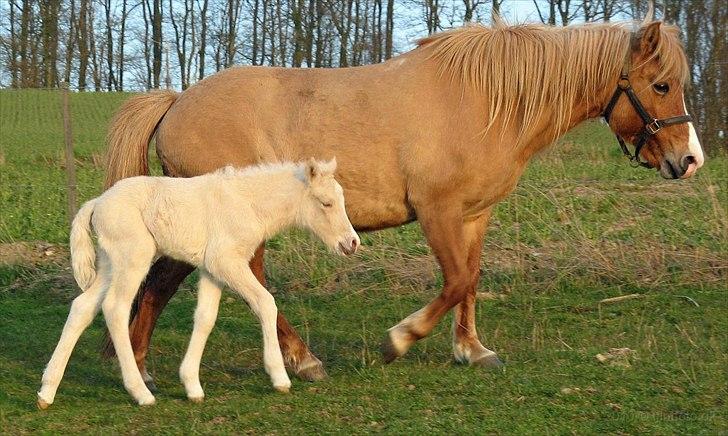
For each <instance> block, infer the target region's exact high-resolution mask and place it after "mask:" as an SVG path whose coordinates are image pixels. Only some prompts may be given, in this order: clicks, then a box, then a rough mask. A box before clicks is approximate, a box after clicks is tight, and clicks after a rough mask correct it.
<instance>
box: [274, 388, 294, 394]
mask: <svg viewBox="0 0 728 436" xmlns="http://www.w3.org/2000/svg"><path fill="white" fill-rule="evenodd" d="M273 389H275V390H277V391H278V392H280V393H282V394H287V393H289V392H291V387H290V386H273Z"/></svg>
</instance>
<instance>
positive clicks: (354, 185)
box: [157, 66, 419, 229]
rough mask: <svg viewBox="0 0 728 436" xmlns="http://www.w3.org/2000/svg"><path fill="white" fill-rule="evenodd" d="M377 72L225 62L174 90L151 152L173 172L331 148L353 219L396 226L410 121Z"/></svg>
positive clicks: (402, 215)
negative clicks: (176, 95)
mask: <svg viewBox="0 0 728 436" xmlns="http://www.w3.org/2000/svg"><path fill="white" fill-rule="evenodd" d="M382 75H386V71H385V69H384V68H383V67H382V66H373V67H362V68H350V69H337V70H322V69H288V68H263V67H238V68H231V69H229V70H225V71H223V72H220V73H218V74H216V75H213V76H210V77H208V78H207V79H205V80H203V81H201V82H199V83H197V84H195V85H194V86H192V87H190V88H189V89H188V90H186V91H185V92H183V93H182V94H181V95H180V97H179V99H178V100H177V101H176V102H175V104H174V105H173V106H172V107H171V108H170V110H169V112H168V113H167V115H166V116H165V117H164V119H163V120H162V122H161V123H160V126H159V129H158V133H157V152H158V154H159V156H160V158H161V160H162V162H163V165H164V166H165V170H166V172H167V173H168V174H169V175H172V176H178V177H191V176H195V175H199V174H203V173H207V172H210V171H213V170H216V169H218V168H221V167H224V166H225V165H230V164H232V165H234V166H238V167H244V166H248V165H254V164H258V163H263V162H280V161H299V160H303V159H306V158H309V157H315V158H317V159H330V158H332V157H337V159H338V161H339V168H338V171H337V177H338V178H339V179H340V183H341V184H342V186H343V187H344V189H345V192H346V194H345V195H346V198H347V204H348V205H349V204H350V205H352V206H355V207H351V208H347V209H348V210H350V218H351V220H352V222H353V223H354V225H355V226H356V227H357V228H359V229H366V228H381V227H387V226H393V225H399V224H401V223H403V222H407V221H410V220H412V219H413V218H414V216H413V212H412V210H411V208H410V206H409V205H408V204H407V192H406V182H405V176H404V174H403V173H402V166H401V162H400V158H401V150H400V146H401V144H403V143H409V142H412V139H411V133H410V131H411V129H413V127H412V126H410V125H409V124H411V123H406V122H405V121H404V120H403V119H402V117H399V116H398V115H397V113H398V111H400V109H398V106H397V105H396V104H394V102H393V100H392V99H393V96H391V95H386V94H387V93H386V92H384V91H383V89H388V86H385V85H382V83H380V80H378V79H386V77H382ZM385 81H386V80H385ZM389 85H392V84H389ZM394 85H396V84H394ZM398 120H399V121H398ZM418 134H419V133H418ZM363 173H366V174H367V176H366V177H362V174H363Z"/></svg>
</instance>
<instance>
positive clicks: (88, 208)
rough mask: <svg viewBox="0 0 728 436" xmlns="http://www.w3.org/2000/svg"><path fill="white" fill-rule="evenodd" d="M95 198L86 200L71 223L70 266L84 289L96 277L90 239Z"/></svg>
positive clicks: (92, 247) (92, 244)
mask: <svg viewBox="0 0 728 436" xmlns="http://www.w3.org/2000/svg"><path fill="white" fill-rule="evenodd" d="M95 206H96V199H93V200H90V201H87V202H86V203H85V204H84V205H83V206H81V209H80V210H79V211H78V213H77V214H76V217H75V218H74V219H73V224H71V266H73V277H74V278H75V279H76V283H78V286H80V287H81V289H83V290H84V291H85V290H86V289H88V287H89V286H91V283H93V281H94V278H96V266H95V263H96V251H95V250H94V242H93V240H91V215H92V214H93V213H94V207H95Z"/></svg>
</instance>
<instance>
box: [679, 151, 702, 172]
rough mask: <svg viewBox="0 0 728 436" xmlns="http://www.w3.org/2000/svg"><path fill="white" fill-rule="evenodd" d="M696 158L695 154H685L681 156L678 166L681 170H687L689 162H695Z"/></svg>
mask: <svg viewBox="0 0 728 436" xmlns="http://www.w3.org/2000/svg"><path fill="white" fill-rule="evenodd" d="M697 162H698V161H697V159H695V156H693V155H692V154H686V155H685V156H683V158H682V159H681V160H680V166H681V167H682V169H683V170H687V169H688V167H689V166H690V164H694V163H697Z"/></svg>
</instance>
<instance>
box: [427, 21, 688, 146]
mask: <svg viewBox="0 0 728 436" xmlns="http://www.w3.org/2000/svg"><path fill="white" fill-rule="evenodd" d="M634 26H635V25H634V24H633V23H617V24H613V23H606V24H585V25H578V26H569V27H552V26H545V25H540V24H521V25H515V26H508V25H506V24H505V23H503V22H502V21H500V20H496V22H495V26H494V27H485V26H482V25H471V26H466V27H463V28H460V29H456V30H451V31H447V32H443V33H439V34H435V35H432V36H429V37H427V38H424V39H421V40H419V41H418V43H417V44H418V46H419V47H420V48H423V49H429V50H431V52H430V53H429V57H430V58H431V59H434V60H435V61H437V62H438V73H439V74H440V75H441V76H444V77H449V78H450V80H453V81H458V82H460V83H462V84H463V85H464V86H465V88H466V89H470V90H474V91H481V92H485V93H487V95H488V101H489V106H488V115H487V120H486V129H485V131H487V130H488V129H489V128H490V127H491V126H492V125H493V124H494V123H495V122H496V120H497V119H500V120H503V121H505V122H510V121H513V120H514V119H515V118H516V117H518V118H517V119H518V122H520V123H521V127H520V134H519V138H521V137H522V136H523V134H525V133H527V132H528V131H529V130H530V128H531V127H533V125H534V123H535V122H536V121H537V120H538V119H539V118H540V117H541V116H542V115H543V114H544V113H545V112H546V111H547V110H548V111H550V112H551V113H553V114H554V119H553V121H552V122H553V135H554V136H557V135H559V134H561V133H563V132H564V131H565V130H566V129H568V127H569V125H568V124H569V122H570V119H571V115H572V110H573V109H574V107H575V106H576V104H577V103H579V102H584V103H585V104H589V99H590V98H593V97H594V96H596V95H598V94H599V93H600V92H601V91H602V90H603V89H604V86H605V85H606V84H607V82H608V81H610V80H616V78H617V77H618V76H619V72H620V71H621V69H622V66H623V65H624V60H625V55H626V54H627V53H628V50H629V49H630V41H631V36H630V35H631V30H632V28H633V27H634ZM660 28H661V38H660V39H659V43H658V45H657V47H656V50H655V53H654V55H653V57H655V58H657V59H658V60H659V62H660V63H661V67H662V68H661V72H660V75H659V77H655V78H654V79H653V80H654V81H660V80H663V79H664V78H667V77H671V78H677V79H678V80H681V81H682V82H683V83H685V82H686V81H687V79H688V66H687V61H686V58H685V54H684V52H683V50H682V48H681V45H680V41H679V39H678V29H677V28H675V27H674V26H670V25H664V24H663V25H661V27H660ZM638 67H639V66H638V65H633V66H632V69H635V68H638Z"/></svg>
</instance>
